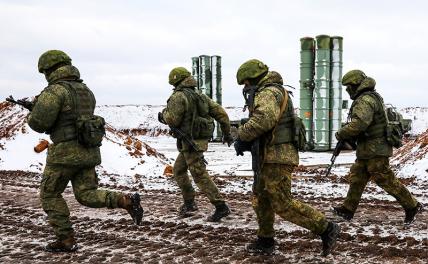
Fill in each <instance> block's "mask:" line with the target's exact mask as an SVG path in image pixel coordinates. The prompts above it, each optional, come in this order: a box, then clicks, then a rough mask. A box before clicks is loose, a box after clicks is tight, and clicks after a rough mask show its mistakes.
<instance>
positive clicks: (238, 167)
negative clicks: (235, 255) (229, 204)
mask: <svg viewBox="0 0 428 264" xmlns="http://www.w3.org/2000/svg"><path fill="white" fill-rule="evenodd" d="M163 107H164V106H152V105H125V106H99V107H98V108H97V110H96V113H97V114H99V115H101V116H103V117H104V118H105V119H106V121H107V123H108V125H109V128H108V129H107V135H106V138H105V140H104V141H103V146H102V147H101V153H102V160H103V163H102V164H101V165H100V166H98V167H97V171H98V172H99V174H100V175H101V179H100V181H101V182H102V183H105V184H109V183H114V184H119V185H133V186H144V188H146V189H166V190H171V189H175V188H176V187H175V183H174V182H173V181H171V179H170V178H169V177H167V176H165V175H164V169H165V167H166V166H167V165H173V163H174V160H175V157H176V156H177V154H178V152H177V150H176V146H175V139H173V138H171V137H169V136H167V135H166V133H159V131H164V132H165V131H167V129H168V127H167V126H165V125H163V124H161V123H159V122H158V121H157V113H158V112H160V111H161V110H162V108H163ZM226 111H227V112H228V114H229V116H230V119H231V120H239V119H240V118H243V117H245V116H246V113H245V112H242V108H240V107H226ZM402 112H403V113H404V116H405V117H407V118H412V119H414V120H415V123H414V125H413V131H414V132H415V133H416V132H417V133H419V131H424V128H425V130H426V120H428V109H427V108H406V109H404V110H403V111H402ZM25 115H26V110H22V109H21V108H20V107H18V106H7V107H6V108H4V109H3V110H2V112H1V116H0V123H2V124H3V131H2V134H3V136H2V137H1V138H0V147H1V151H0V169H1V170H25V171H32V172H41V171H42V170H43V167H44V163H45V158H46V152H42V153H40V154H36V153H35V152H34V151H33V147H34V146H35V145H36V144H37V143H38V141H39V140H40V139H49V138H48V136H47V135H45V134H38V133H35V132H34V131H32V130H31V129H30V128H29V127H28V125H26V124H25ZM415 117H416V118H415ZM133 131H134V132H133ZM138 131H140V132H141V131H142V132H141V133H138ZM138 144H139V145H140V146H139V147H136V146H137V145H138ZM413 152H415V153H418V159H412V158H407V159H406V160H405V161H403V160H402V159H399V158H394V159H393V164H395V165H396V167H397V168H398V173H399V175H400V177H402V178H409V177H416V181H426V180H427V178H428V176H427V174H428V173H427V171H426V170H427V169H428V156H427V153H426V150H425V149H424V148H422V149H421V148H420V144H419V143H418V144H416V143H415V144H414V146H413V147H412V148H410V149H409V150H408V151H407V152H406V153H413ZM205 157H206V159H207V160H208V162H209V164H208V170H209V173H210V174H211V175H215V176H220V177H228V176H245V177H249V178H251V177H250V176H251V175H252V171H251V164H250V162H251V159H250V154H249V153H246V154H245V156H243V157H241V156H236V155H235V151H234V150H233V147H231V148H228V147H227V146H226V145H222V144H220V143H211V144H210V147H209V150H208V152H206V153H205ZM330 158H331V153H330V152H304V153H300V164H301V165H304V166H307V167H311V166H312V167H313V166H315V167H320V168H323V167H324V168H325V167H326V166H327V164H329V163H330ZM354 160H355V153H354V152H343V153H341V155H340V156H339V157H338V158H337V160H336V164H337V166H335V167H334V168H333V170H332V173H333V174H335V175H338V176H345V175H346V174H347V173H348V171H349V164H351V163H352V162H353V161H354ZM230 184H231V185H233V184H235V183H230ZM325 184H327V185H326V186H320V185H317V186H314V187H311V188H318V189H319V192H317V193H319V194H320V195H323V194H324V193H325V192H331V190H332V189H333V188H330V187H331V186H328V183H325ZM240 186H241V187H238V186H228V187H227V190H229V191H240V192H248V191H250V190H251V189H250V187H251V184H250V182H246V183H245V184H243V185H240ZM335 191H337V192H338V193H337V195H338V196H343V194H344V192H345V190H337V188H336V189H335ZM380 193H381V192H380ZM388 199H389V198H388Z"/></svg>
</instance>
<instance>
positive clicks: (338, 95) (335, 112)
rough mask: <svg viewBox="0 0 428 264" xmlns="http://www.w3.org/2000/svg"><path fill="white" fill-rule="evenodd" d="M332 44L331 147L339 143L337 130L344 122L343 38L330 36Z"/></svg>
mask: <svg viewBox="0 0 428 264" xmlns="http://www.w3.org/2000/svg"><path fill="white" fill-rule="evenodd" d="M330 45H331V65H330V69H331V81H330V85H331V87H330V139H331V145H330V148H331V149H333V148H334V147H335V146H336V144H337V139H336V137H335V134H336V132H337V131H338V130H339V129H340V127H341V124H342V84H341V81H342V53H343V38H342V37H339V36H334V37H331V38H330Z"/></svg>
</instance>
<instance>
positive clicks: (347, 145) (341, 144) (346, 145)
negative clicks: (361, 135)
mask: <svg viewBox="0 0 428 264" xmlns="http://www.w3.org/2000/svg"><path fill="white" fill-rule="evenodd" d="M344 149H348V150H350V149H356V145H355V143H354V142H348V141H345V140H340V141H338V142H337V144H336V147H335V148H334V150H333V155H332V156H331V159H330V162H331V163H330V165H329V166H328V168H327V173H326V174H325V176H326V177H327V176H328V175H329V174H330V172H331V168H333V165H334V162H335V161H336V158H337V156H339V154H340V152H341V151H342V150H344Z"/></svg>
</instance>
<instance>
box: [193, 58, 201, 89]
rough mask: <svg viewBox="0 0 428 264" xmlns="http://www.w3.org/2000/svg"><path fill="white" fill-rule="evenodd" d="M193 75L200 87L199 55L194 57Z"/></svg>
mask: <svg viewBox="0 0 428 264" xmlns="http://www.w3.org/2000/svg"><path fill="white" fill-rule="evenodd" d="M192 76H193V78H195V80H196V82H197V84H198V86H197V87H198V89H199V57H192Z"/></svg>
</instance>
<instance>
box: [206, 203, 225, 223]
mask: <svg viewBox="0 0 428 264" xmlns="http://www.w3.org/2000/svg"><path fill="white" fill-rule="evenodd" d="M229 214H230V210H229V207H228V206H227V204H226V203H221V204H219V205H216V206H215V211H214V214H212V215H210V216H209V217H208V218H207V221H208V222H219V221H220V220H221V219H222V218H223V217H225V216H228V215H229Z"/></svg>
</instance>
